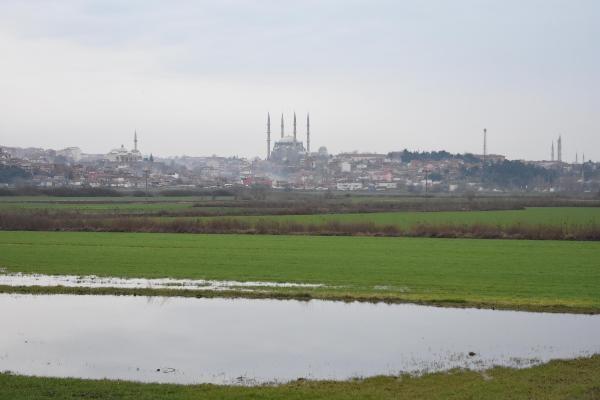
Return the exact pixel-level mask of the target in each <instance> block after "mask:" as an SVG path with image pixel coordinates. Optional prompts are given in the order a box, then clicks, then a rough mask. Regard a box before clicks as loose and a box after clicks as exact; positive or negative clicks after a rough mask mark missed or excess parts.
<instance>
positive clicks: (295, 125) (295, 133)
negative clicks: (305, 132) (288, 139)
mask: <svg viewBox="0 0 600 400" xmlns="http://www.w3.org/2000/svg"><path fill="white" fill-rule="evenodd" d="M294 143H296V111H294Z"/></svg>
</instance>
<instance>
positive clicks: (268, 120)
mask: <svg viewBox="0 0 600 400" xmlns="http://www.w3.org/2000/svg"><path fill="white" fill-rule="evenodd" d="M270 158H271V114H269V113H267V160H269V159H270Z"/></svg>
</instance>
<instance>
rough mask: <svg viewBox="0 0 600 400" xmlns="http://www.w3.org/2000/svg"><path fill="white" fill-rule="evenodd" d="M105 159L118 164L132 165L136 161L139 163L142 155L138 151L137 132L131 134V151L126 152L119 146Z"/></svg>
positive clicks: (123, 147)
mask: <svg viewBox="0 0 600 400" xmlns="http://www.w3.org/2000/svg"><path fill="white" fill-rule="evenodd" d="M106 159H107V160H108V161H111V162H120V163H132V162H136V161H141V160H142V159H143V157H142V153H140V151H139V150H138V139H137V132H134V133H133V150H131V151H128V150H127V149H126V148H125V146H123V145H121V147H119V148H117V149H112V150H111V151H110V152H109V153H108V154H107V155H106Z"/></svg>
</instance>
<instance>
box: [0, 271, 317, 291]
mask: <svg viewBox="0 0 600 400" xmlns="http://www.w3.org/2000/svg"><path fill="white" fill-rule="evenodd" d="M0 272H1V271H0ZM0 285H6V286H65V287H85V288H126V289H180V290H193V289H202V290H228V289H229V290H230V289H246V290H252V289H259V288H317V287H323V286H324V285H321V284H310V283H280V282H238V281H213V280H204V279H171V278H160V279H144V278H113V277H99V276H95V275H89V276H76V275H41V274H22V273H14V274H1V273H0Z"/></svg>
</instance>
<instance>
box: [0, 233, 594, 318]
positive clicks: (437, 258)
mask: <svg viewBox="0 0 600 400" xmlns="http://www.w3.org/2000/svg"><path fill="white" fill-rule="evenodd" d="M0 268H5V269H6V270H7V271H9V272H17V271H18V272H25V273H43V274H73V275H92V274H95V275H100V276H119V277H147V278H157V277H172V278H198V279H217V280H240V281H272V282H304V283H323V284H326V285H328V287H327V288H321V289H304V288H303V289H302V290H301V291H298V290H296V292H294V293H291V292H290V291H288V295H290V297H305V298H336V299H346V300H352V299H358V300H367V301H368V300H373V301H378V300H384V301H394V302H402V301H407V302H418V303H433V304H454V305H461V306H480V307H498V308H512V309H530V310H549V311H552V310H554V311H571V310H572V311H577V312H595V313H597V312H600V242H568V241H527V240H519V241H516V240H515V241H503V240H477V239H469V240H462V239H423V238H372V237H313V236H283V235H282V236H270V235H260V236H259V235H256V236H254V235H188V234H156V233H155V234H143V233H82V232H0ZM0 290H3V291H9V290H8V289H6V288H1V289H0ZM274 292H277V293H280V292H281V290H278V291H274Z"/></svg>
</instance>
